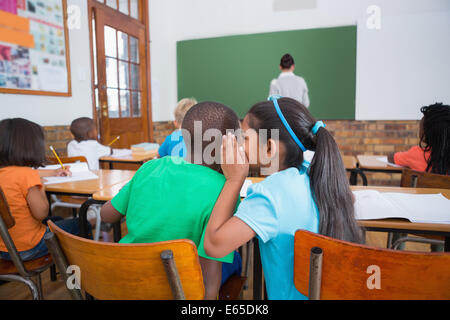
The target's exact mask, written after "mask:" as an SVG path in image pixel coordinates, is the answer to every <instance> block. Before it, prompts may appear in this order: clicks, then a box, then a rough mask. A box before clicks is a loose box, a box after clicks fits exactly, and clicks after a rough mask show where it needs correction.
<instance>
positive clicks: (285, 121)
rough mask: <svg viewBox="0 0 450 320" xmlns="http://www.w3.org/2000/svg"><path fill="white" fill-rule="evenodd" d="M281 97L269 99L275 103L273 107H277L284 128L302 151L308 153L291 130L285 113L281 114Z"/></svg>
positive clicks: (275, 96)
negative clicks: (279, 102)
mask: <svg viewBox="0 0 450 320" xmlns="http://www.w3.org/2000/svg"><path fill="white" fill-rule="evenodd" d="M280 98H281V96H279V95H271V96H270V97H269V100H270V101H272V102H273V105H274V106H275V110H276V111H277V113H278V117H280V120H281V122H283V125H284V127H285V128H286V130H287V131H288V132H289V134H290V135H291V137H292V139H294V141H295V143H296V144H297V145H298V146H299V147H300V149H302V151H303V152H306V148H305V147H304V146H303V144H302V143H301V142H300V140H299V139H298V137H297V136H296V135H295V133H294V131H293V130H292V129H291V126H290V125H289V123H288V122H287V120H286V118H285V117H284V115H283V113H282V112H281V109H280V106H279V105H278V101H277V100H278V99H280Z"/></svg>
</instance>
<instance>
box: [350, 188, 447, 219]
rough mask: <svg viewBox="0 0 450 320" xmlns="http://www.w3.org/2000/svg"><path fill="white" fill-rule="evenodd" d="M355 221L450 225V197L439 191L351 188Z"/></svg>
mask: <svg viewBox="0 0 450 320" xmlns="http://www.w3.org/2000/svg"><path fill="white" fill-rule="evenodd" d="M353 194H354V195H355V200H356V202H355V215H356V219H358V220H372V219H387V218H404V219H408V220H409V221H411V222H418V223H442V224H450V200H449V199H447V198H445V197H444V196H443V195H442V194H409V193H387V192H386V193H382V192H379V191H376V190H361V191H353Z"/></svg>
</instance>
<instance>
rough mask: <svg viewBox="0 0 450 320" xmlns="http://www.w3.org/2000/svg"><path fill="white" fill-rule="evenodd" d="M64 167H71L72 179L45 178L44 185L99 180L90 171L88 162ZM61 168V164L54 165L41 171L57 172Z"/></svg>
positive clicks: (68, 164)
mask: <svg viewBox="0 0 450 320" xmlns="http://www.w3.org/2000/svg"><path fill="white" fill-rule="evenodd" d="M64 166H66V167H69V169H70V171H71V172H72V176H71V177H45V178H43V179H44V185H49V184H55V183H65V182H74V181H82V180H94V179H98V176H97V175H96V174H95V173H93V172H92V171H90V170H89V167H88V164H87V163H86V162H77V163H65V164H64ZM59 168H61V166H60V165H59V164H54V165H50V166H45V167H42V168H39V169H41V170H55V169H59Z"/></svg>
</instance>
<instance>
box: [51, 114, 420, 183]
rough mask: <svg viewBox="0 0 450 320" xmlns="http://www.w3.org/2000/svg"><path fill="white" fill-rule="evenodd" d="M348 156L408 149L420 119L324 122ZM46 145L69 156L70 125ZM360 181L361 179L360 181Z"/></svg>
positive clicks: (164, 131) (392, 177)
mask: <svg viewBox="0 0 450 320" xmlns="http://www.w3.org/2000/svg"><path fill="white" fill-rule="evenodd" d="M324 122H325V123H326V125H327V129H328V130H329V131H330V132H331V133H332V134H333V136H334V137H335V139H336V142H337V144H338V145H339V148H340V149H341V151H342V153H343V154H345V155H355V156H356V155H359V154H367V155H386V154H389V153H393V152H399V151H405V150H408V149H409V148H410V147H412V146H414V145H417V144H418V143H419V138H418V132H419V121H380V120H378V121H349V120H328V121H324ZM153 130H154V131H153V132H154V133H153V134H154V140H155V142H156V143H159V144H161V143H163V141H164V139H165V138H166V137H167V136H168V135H169V134H171V133H172V132H173V131H174V130H175V127H174V125H173V122H172V121H165V122H154V123H153ZM44 132H45V137H46V145H47V150H48V154H49V156H50V155H51V153H50V152H51V151H50V150H49V148H48V146H49V145H53V147H54V148H55V149H56V151H57V152H58V154H60V155H61V156H65V155H67V143H68V142H69V141H70V140H72V135H71V133H70V131H69V127H68V126H54V127H44ZM367 178H368V179H369V185H393V186H398V185H399V183H400V174H385V173H368V174H367ZM359 184H361V182H360V181H359Z"/></svg>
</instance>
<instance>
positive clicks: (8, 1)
mask: <svg viewBox="0 0 450 320" xmlns="http://www.w3.org/2000/svg"><path fill="white" fill-rule="evenodd" d="M66 7H67V4H66V0H0V10H2V11H3V12H2V11H0V14H4V15H6V17H7V18H8V19H9V18H12V19H14V17H12V16H11V15H15V16H17V17H21V18H25V19H26V22H27V23H26V30H25V31H24V30H20V31H18V32H25V33H28V34H30V35H31V36H32V39H33V40H34V43H33V45H32V46H30V47H24V46H21V45H18V44H15V43H11V42H5V41H0V93H24V94H42V95H63V96H70V95H71V88H70V80H69V78H70V65H69V55H68V33H67V26H66V23H65V12H66ZM8 15H9V16H8ZM23 20H24V19H22V21H23ZM5 21H6V19H5ZM4 23H7V22H2V21H0V28H2V27H6V28H8V27H9V29H6V30H11V26H8V25H6V26H2V24H4ZM4 30H5V29H4ZM0 40H1V38H0Z"/></svg>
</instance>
